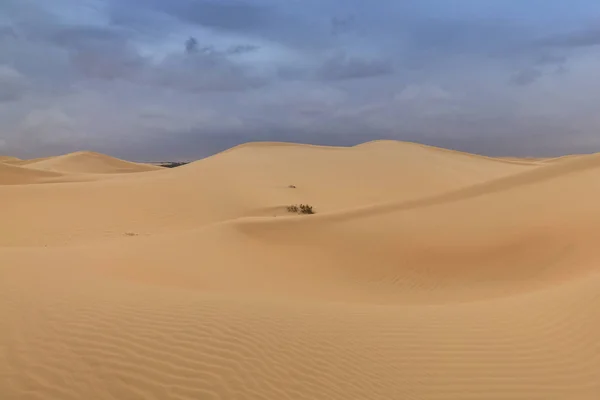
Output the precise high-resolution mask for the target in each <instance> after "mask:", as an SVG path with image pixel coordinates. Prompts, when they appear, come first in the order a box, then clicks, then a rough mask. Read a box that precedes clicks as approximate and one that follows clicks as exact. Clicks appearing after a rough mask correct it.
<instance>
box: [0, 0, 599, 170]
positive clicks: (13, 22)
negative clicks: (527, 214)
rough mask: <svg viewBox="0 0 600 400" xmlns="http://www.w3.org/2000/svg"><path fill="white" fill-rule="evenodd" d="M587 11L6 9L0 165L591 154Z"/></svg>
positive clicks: (271, 3) (64, 3)
mask: <svg viewBox="0 0 600 400" xmlns="http://www.w3.org/2000/svg"><path fill="white" fill-rule="evenodd" d="M599 128H600V2H598V1H597V0H571V1H569V2H567V1H565V0H486V1H482V0H371V1H366V0H285V1H283V0H168V1H167V0H1V1H0V154H11V155H17V156H21V157H35V156H43V155H50V154H57V153H66V152H70V151H75V150H81V149H90V150H95V151H100V152H104V153H109V154H111V155H115V156H118V157H125V158H130V159H136V160H166V159H170V160H174V159H190V158H191V159H195V158H200V157H203V156H206V155H209V154H212V153H214V152H216V151H220V150H223V149H225V148H228V147H231V146H233V145H235V144H238V143H241V142H246V141H256V140H270V141H271V140H279V141H296V142H308V143H317V144H340V145H350V144H356V143H360V142H364V141H368V140H373V139H398V140H410V141H418V142H423V143H427V144H433V145H438V146H444V147H451V148H457V149H461V150H466V151H473V152H480V153H485V154H491V155H508V154H514V155H553V154H561V153H568V152H592V151H600V129H599Z"/></svg>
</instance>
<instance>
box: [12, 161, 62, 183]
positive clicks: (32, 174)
mask: <svg viewBox="0 0 600 400" xmlns="http://www.w3.org/2000/svg"><path fill="white" fill-rule="evenodd" d="M60 176H62V175H61V174H60V173H58V172H51V171H36V170H32V169H29V168H23V167H20V166H18V165H12V164H9V163H2V162H0V185H20V184H25V183H42V182H47V181H48V180H50V179H52V178H58V177H60Z"/></svg>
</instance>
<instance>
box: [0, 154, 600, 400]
mask: <svg viewBox="0 0 600 400" xmlns="http://www.w3.org/2000/svg"><path fill="white" fill-rule="evenodd" d="M15 168H16V167H15ZM75 170H76V168H74V169H73V170H72V173H75ZM83 172H84V171H77V173H80V174H81V173H83ZM113 175H114V177H113V178H110V179H100V180H94V181H88V182H69V183H57V184H47V185H17V186H3V187H0V198H2V199H3V205H5V206H4V207H2V208H0V218H2V220H3V221H6V223H4V224H3V225H2V226H1V227H0V315H2V316H3V318H1V319H0V395H1V396H0V398H3V399H4V398H6V399H23V398H32V399H38V398H39V399H60V400H69V399H82V398H86V399H126V398H131V399H138V398H139V399H334V400H335V399H377V400H379V399H419V400H421V399H426V400H429V399H431V400H450V399H453V400H454V399H498V400H500V399H502V400H505V399H523V400H525V399H528V400H529V399H540V400H541V399H544V400H545V399H556V400H558V399H561V400H562V399H565V400H566V399H578V400H579V399H581V400H592V399H597V398H598V394H600V372H598V371H600V347H599V346H598V340H597V338H598V337H599V336H600V313H598V312H597V311H596V310H597V309H598V308H599V307H600V269H599V267H598V265H599V262H600V252H599V251H598V250H597V245H596V243H595V242H596V240H595V232H596V231H597V230H598V226H599V225H600V213H598V211H597V203H598V201H599V200H600V199H599V194H600V183H598V182H600V179H598V178H600V158H599V157H598V156H597V155H591V156H580V157H572V158H569V159H564V160H563V161H561V162H553V163H538V162H535V163H527V162H520V161H518V160H499V159H492V158H486V157H481V156H474V155H468V154H464V153H457V152H452V151H448V150H443V149H435V148H430V147H426V146H419V145H416V144H406V143H397V142H375V143H367V144H364V145H361V146H357V147H353V148H329V147H317V146H303V145H293V144H269V143H260V144H250V145H244V146H240V147H237V148H234V149H231V150H229V151H226V152H224V153H221V154H218V155H215V156H213V157H211V158H208V159H205V160H201V161H198V162H196V163H192V164H189V165H187V166H184V167H178V168H174V169H165V170H158V171H154V172H149V173H140V174H122V175H120V174H113ZM288 185H295V186H296V187H295V188H289V187H288ZM297 202H309V203H311V204H313V205H314V206H315V208H316V210H317V214H316V215H312V216H295V215H290V214H289V213H287V212H286V211H285V205H287V204H291V203H297Z"/></svg>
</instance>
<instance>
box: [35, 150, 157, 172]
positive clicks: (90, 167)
mask: <svg viewBox="0 0 600 400" xmlns="http://www.w3.org/2000/svg"><path fill="white" fill-rule="evenodd" d="M27 166H28V167H30V168H35V169H41V170H48V171H56V172H66V173H88V174H116V173H126V172H147V171H155V170H159V169H161V167H158V166H155V165H150V164H140V163H133V162H129V161H125V160H120V159H118V158H114V157H110V156H107V155H104V154H100V153H95V152H91V151H78V152H75V153H70V154H65V155H62V156H57V157H48V158H43V159H39V160H34V161H32V162H28V163H27Z"/></svg>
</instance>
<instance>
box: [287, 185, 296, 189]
mask: <svg viewBox="0 0 600 400" xmlns="http://www.w3.org/2000/svg"><path fill="white" fill-rule="evenodd" d="M288 187H289V188H290V189H296V186H294V185H290V186H288Z"/></svg>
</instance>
